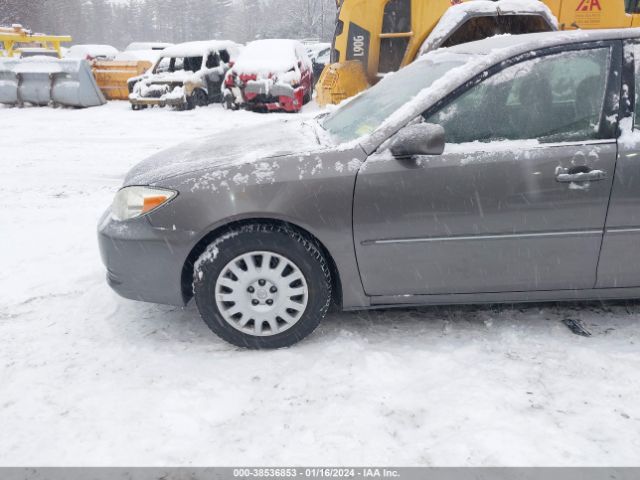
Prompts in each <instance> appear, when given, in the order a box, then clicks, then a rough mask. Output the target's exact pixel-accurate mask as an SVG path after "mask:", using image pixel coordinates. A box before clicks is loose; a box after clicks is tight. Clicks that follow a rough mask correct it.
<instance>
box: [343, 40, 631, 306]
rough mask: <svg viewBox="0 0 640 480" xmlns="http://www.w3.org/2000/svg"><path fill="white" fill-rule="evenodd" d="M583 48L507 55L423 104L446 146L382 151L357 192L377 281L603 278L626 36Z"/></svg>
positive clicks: (360, 229)
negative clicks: (408, 154)
mask: <svg viewBox="0 0 640 480" xmlns="http://www.w3.org/2000/svg"><path fill="white" fill-rule="evenodd" d="M574 48H575V50H574V51H563V50H566V48H565V49H558V50H557V51H547V52H545V53H546V55H544V56H543V55H542V53H541V52H535V53H532V54H531V58H529V59H525V60H523V61H518V63H515V64H512V65H510V66H506V67H503V66H500V67H497V68H496V69H495V70H494V71H491V72H489V76H488V78H486V79H485V77H484V76H480V77H479V78H478V79H476V80H475V81H474V82H472V84H471V85H468V86H467V87H464V88H462V89H461V90H460V91H459V92H458V93H456V94H454V95H453V96H452V97H451V98H449V99H445V100H444V101H443V102H442V103H441V104H440V105H436V106H435V107H434V108H433V109H432V110H430V111H428V112H425V114H424V116H425V118H426V121H428V122H430V123H437V124H440V125H442V126H443V127H444V128H445V131H446V133H447V147H446V150H445V153H444V154H443V155H441V156H424V157H417V158H413V159H409V160H407V159H405V160H398V159H395V158H393V157H392V156H391V155H390V154H389V153H388V151H384V150H381V151H380V152H378V153H375V154H374V155H372V156H371V158H370V159H369V160H368V161H367V163H366V164H365V166H364V168H363V170H362V172H361V173H359V175H358V178H357V182H356V191H355V198H354V232H355V244H356V252H357V255H358V264H359V267H360V272H361V275H362V281H363V284H364V287H365V291H366V293H367V294H369V295H372V296H398V295H426V294H453V293H481V292H487V293H489V292H508V291H509V292H514V291H535V290H558V289H591V288H594V286H595V283H596V269H597V262H598V255H599V252H600V247H601V242H602V236H603V228H604V224H605V219H606V214H607V206H608V202H609V196H610V192H611V183H612V175H613V172H614V168H615V161H616V150H617V145H616V140H615V120H613V121H612V119H615V118H616V117H615V113H616V111H617V108H618V98H619V94H620V68H621V62H622V60H621V57H622V55H621V53H622V52H621V51H622V48H621V42H612V43H599V44H589V45H583V46H580V47H574ZM500 68H504V69H503V70H501V71H500V70H499V69H500Z"/></svg>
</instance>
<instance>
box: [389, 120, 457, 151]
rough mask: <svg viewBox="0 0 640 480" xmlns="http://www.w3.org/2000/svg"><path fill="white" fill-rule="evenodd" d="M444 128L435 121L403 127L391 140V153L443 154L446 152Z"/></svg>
mask: <svg viewBox="0 0 640 480" xmlns="http://www.w3.org/2000/svg"><path fill="white" fill-rule="evenodd" d="M444 145H445V134H444V128H442V127H441V126H440V125H435V124H433V123H419V124H417V125H409V126H408V127H405V128H403V129H402V130H400V131H399V132H398V133H396V135H395V137H393V139H392V140H391V146H390V148H389V150H391V154H392V155H393V156H394V157H397V158H402V157H405V158H406V157H413V156H414V155H442V153H443V152H444Z"/></svg>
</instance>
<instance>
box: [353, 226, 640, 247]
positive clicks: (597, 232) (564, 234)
mask: <svg viewBox="0 0 640 480" xmlns="http://www.w3.org/2000/svg"><path fill="white" fill-rule="evenodd" d="M638 231H639V232H640V229H638ZM603 233H604V232H603V231H602V230H583V231H572V232H544V233H516V234H505V235H473V236H459V237H427V238H397V239H389V240H364V241H363V242H361V244H362V245H363V246H368V245H388V244H393V243H430V242H459V241H462V242H464V241H470V240H507V239H509V240H514V239H519V238H545V237H577V236H580V235H602V234H603Z"/></svg>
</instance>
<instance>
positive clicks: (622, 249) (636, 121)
mask: <svg viewBox="0 0 640 480" xmlns="http://www.w3.org/2000/svg"><path fill="white" fill-rule="evenodd" d="M625 50H626V51H625V56H624V58H625V68H624V83H625V88H624V89H623V92H624V97H623V100H624V101H623V102H622V106H623V112H622V116H623V119H622V120H621V122H620V128H621V132H622V134H621V137H620V140H619V142H618V143H619V150H618V151H619V153H618V162H617V166H616V174H615V179H614V183H613V189H612V193H611V204H610V207H609V215H608V217H607V227H606V233H605V236H604V241H603V243H602V254H601V258H600V264H599V267H598V287H599V288H614V287H640V267H639V266H638V262H637V259H638V258H640V162H639V160H640V114H639V113H640V98H639V93H640V44H638V43H631V42H630V43H628V44H627V45H625ZM634 76H635V80H634ZM634 110H635V114H634Z"/></svg>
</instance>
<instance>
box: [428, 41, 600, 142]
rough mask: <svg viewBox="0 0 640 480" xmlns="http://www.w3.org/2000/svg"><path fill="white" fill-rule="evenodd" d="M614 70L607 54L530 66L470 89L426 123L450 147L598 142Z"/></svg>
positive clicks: (581, 54)
mask: <svg viewBox="0 0 640 480" xmlns="http://www.w3.org/2000/svg"><path fill="white" fill-rule="evenodd" d="M609 64H610V51H609V49H608V48H599V49H591V50H583V51H575V52H563V53H560V54H555V55H549V56H545V57H540V58H536V59H533V60H528V61H525V62H521V63H518V64H517V65H513V66H510V67H508V68H506V69H505V70H502V71H501V72H499V73H498V74H496V75H494V76H492V77H489V78H488V79H487V80H485V81H483V82H482V83H480V84H478V85H476V86H474V87H472V88H470V89H469V90H468V91H467V92H466V93H464V94H462V95H461V96H460V97H458V98H457V99H455V100H453V101H452V102H451V103H450V104H448V105H447V106H446V107H444V108H443V109H441V110H440V111H439V112H437V113H435V114H434V115H431V116H430V117H429V118H428V119H427V122H429V123H436V124H439V125H442V126H443V127H444V129H445V132H446V137H447V142H448V143H466V142H473V141H481V142H490V141H499V140H535V139H537V140H540V141H542V142H562V141H578V140H589V139H595V138H597V135H598V133H599V130H600V120H601V116H602V109H603V105H604V99H605V92H606V84H607V78H608V72H609Z"/></svg>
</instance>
